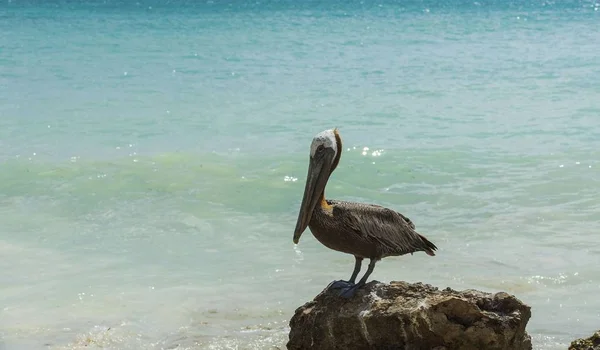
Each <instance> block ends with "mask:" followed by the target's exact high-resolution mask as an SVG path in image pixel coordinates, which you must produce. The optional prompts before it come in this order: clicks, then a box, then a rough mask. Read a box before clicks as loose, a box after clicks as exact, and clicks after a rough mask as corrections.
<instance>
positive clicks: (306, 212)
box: [294, 149, 335, 244]
mask: <svg viewBox="0 0 600 350" xmlns="http://www.w3.org/2000/svg"><path fill="white" fill-rule="evenodd" d="M334 156H335V152H334V151H333V149H324V150H323V151H322V152H320V153H317V154H315V156H314V157H311V158H310V163H309V165H308V175H307V176H306V186H305V187H304V197H302V204H300V213H299V214H298V221H297V222H296V229H295V230H294V244H298V241H299V240H300V236H302V232H304V230H306V226H308V223H309V222H310V218H311V217H312V213H313V210H314V209H315V206H316V205H317V203H318V202H319V199H320V198H321V194H323V191H324V190H325V185H326V184H327V180H328V179H329V175H330V174H331V171H330V170H331V163H332V162H333V158H334Z"/></svg>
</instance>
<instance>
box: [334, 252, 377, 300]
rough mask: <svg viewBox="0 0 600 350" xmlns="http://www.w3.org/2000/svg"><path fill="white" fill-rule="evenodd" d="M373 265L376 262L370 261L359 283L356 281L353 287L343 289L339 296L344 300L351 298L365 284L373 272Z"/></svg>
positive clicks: (374, 260)
mask: <svg viewBox="0 0 600 350" xmlns="http://www.w3.org/2000/svg"><path fill="white" fill-rule="evenodd" d="M375 263H377V260H376V259H371V261H369V268H368V269H367V272H365V275H364V276H363V277H362V278H361V279H360V281H358V283H357V284H355V285H353V286H352V287H349V288H344V290H342V292H341V293H340V296H342V297H344V298H352V297H353V296H354V293H356V290H357V289H358V288H360V287H362V286H364V285H365V284H366V283H367V278H369V276H370V275H371V273H372V272H373V269H374V268H375Z"/></svg>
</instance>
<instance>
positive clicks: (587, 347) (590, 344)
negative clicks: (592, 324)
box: [569, 331, 600, 350]
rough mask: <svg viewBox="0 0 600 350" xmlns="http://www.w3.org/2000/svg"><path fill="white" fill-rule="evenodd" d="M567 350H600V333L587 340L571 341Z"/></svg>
mask: <svg viewBox="0 0 600 350" xmlns="http://www.w3.org/2000/svg"><path fill="white" fill-rule="evenodd" d="M569 350H600V331H597V332H596V333H594V334H592V336H591V337H589V338H585V339H583V338H581V339H577V340H573V341H572V342H571V345H570V346H569Z"/></svg>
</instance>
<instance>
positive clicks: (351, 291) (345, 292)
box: [340, 284, 363, 299]
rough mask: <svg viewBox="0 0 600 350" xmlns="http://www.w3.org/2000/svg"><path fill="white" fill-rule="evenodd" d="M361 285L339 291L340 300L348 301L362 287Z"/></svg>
mask: <svg viewBox="0 0 600 350" xmlns="http://www.w3.org/2000/svg"><path fill="white" fill-rule="evenodd" d="M362 286H363V285H362V284H354V285H352V286H349V287H346V288H344V289H342V290H341V291H340V296H341V297H342V298H346V299H350V298H352V297H353V296H354V294H356V291H357V290H358V289H359V288H360V287H362Z"/></svg>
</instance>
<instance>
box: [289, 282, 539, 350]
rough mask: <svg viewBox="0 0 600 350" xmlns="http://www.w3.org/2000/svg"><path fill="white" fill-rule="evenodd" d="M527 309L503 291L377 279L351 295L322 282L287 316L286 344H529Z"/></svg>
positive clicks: (444, 348) (444, 347)
mask: <svg viewBox="0 0 600 350" xmlns="http://www.w3.org/2000/svg"><path fill="white" fill-rule="evenodd" d="M530 317H531V309H530V307H529V306H527V305H525V304H523V303H522V302H521V301H519V300H518V299H517V298H515V297H514V296H512V295H509V294H507V293H504V292H500V293H495V294H491V293H484V292H480V291H477V290H465V291H460V292H459V291H454V290H452V289H450V288H446V289H444V290H439V289H437V288H435V287H432V286H430V285H428V284H422V283H416V284H410V283H405V282H391V283H390V284H384V283H380V282H377V281H372V282H370V283H368V284H367V285H366V286H364V287H363V288H361V289H359V290H358V291H357V293H356V295H355V296H354V297H353V298H351V299H344V298H341V297H339V296H337V294H336V292H335V291H329V290H328V289H327V288H326V289H325V290H324V291H323V292H321V293H320V294H319V295H317V296H316V297H315V299H314V300H313V301H310V302H308V303H306V304H304V305H303V306H301V307H299V308H298V309H297V310H296V312H295V314H294V316H293V317H292V319H291V320H290V327H291V330H290V334H289V342H288V343H287V348H288V349H320V350H328V349H347V350H351V349H436V350H450V349H462V350H469V349H487V350H494V349H507V350H508V349H510V350H530V349H531V338H530V337H529V335H528V334H527V332H526V331H525V326H526V325H527V321H529V318H530Z"/></svg>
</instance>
